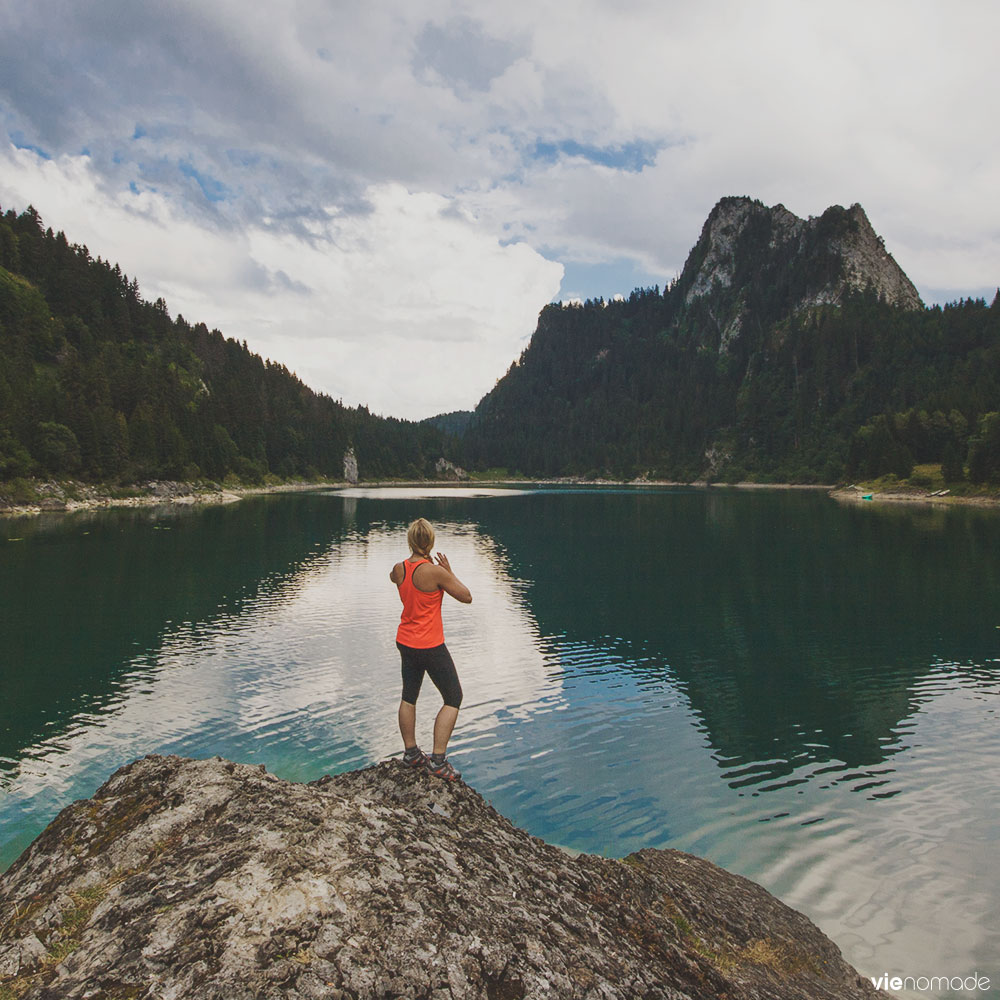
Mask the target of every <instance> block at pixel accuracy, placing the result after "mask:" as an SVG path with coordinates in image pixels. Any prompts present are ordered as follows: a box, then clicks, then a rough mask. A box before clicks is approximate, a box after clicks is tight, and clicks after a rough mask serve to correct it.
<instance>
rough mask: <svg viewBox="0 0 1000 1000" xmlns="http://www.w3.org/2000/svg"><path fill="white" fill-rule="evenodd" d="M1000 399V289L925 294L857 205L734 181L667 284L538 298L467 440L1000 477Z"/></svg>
mask: <svg viewBox="0 0 1000 1000" xmlns="http://www.w3.org/2000/svg"><path fill="white" fill-rule="evenodd" d="M876 289H879V291H876ZM890 294H892V295H894V296H895V298H896V301H897V303H898V304H890V303H889V302H887V301H886V298H887V296H888V295H890ZM997 411H1000V293H998V298H997V299H996V300H994V302H993V304H992V306H987V304H986V303H985V302H984V301H982V300H968V301H963V302H959V303H956V304H954V305H949V306H945V307H944V308H940V307H937V306H935V307H933V308H929V309H928V308H924V307H923V305H922V304H921V303H920V302H919V299H918V298H917V296H916V292H915V290H913V289H912V285H911V284H910V283H909V281H908V279H906V277H905V275H903V274H902V272H901V271H900V270H899V268H898V266H897V265H896V264H895V262H894V261H892V259H891V258H890V257H889V255H888V254H887V253H886V252H885V250H884V246H883V244H882V241H881V240H880V239H879V238H878V237H877V236H876V235H875V234H874V232H873V231H871V228H870V226H869V224H868V221H867V219H866V218H865V217H864V213H863V212H862V211H861V209H860V206H853V207H852V208H851V209H849V210H845V209H843V208H839V207H834V208H832V209H830V210H828V211H827V212H825V213H824V214H823V215H822V216H821V217H820V218H818V219H810V220H809V221H808V222H805V221H804V220H799V219H796V218H795V217H794V216H792V215H791V213H789V212H787V210H785V209H784V208H782V207H781V206H777V207H776V208H775V209H768V208H766V207H765V206H763V205H761V204H760V203H759V202H750V201H749V200H748V199H727V200H724V201H723V202H721V203H720V205H719V206H718V207H717V209H716V210H715V212H713V215H712V216H711V217H710V218H709V221H708V222H707V223H706V226H705V230H704V231H703V234H702V238H701V240H699V243H698V244H697V245H696V246H695V248H694V249H693V250H692V252H691V256H690V257H689V259H688V262H687V265H686V266H685V268H684V271H683V273H682V274H681V276H680V278H679V279H678V280H677V281H676V282H674V283H672V284H671V285H670V286H669V287H668V288H667V289H665V290H664V291H663V292H661V291H660V290H659V289H656V288H654V289H646V290H637V291H636V292H633V294H632V295H631V296H630V297H629V298H628V299H627V300H624V301H610V302H605V301H603V300H597V301H588V302H586V303H583V304H570V305H564V304H559V305H551V306H547V307H546V308H545V309H543V310H542V312H541V315H540V316H539V321H538V327H537V329H536V330H535V333H534V335H533V336H532V339H531V342H530V344H529V346H528V347H527V349H526V350H525V351H524V352H523V353H522V355H521V357H520V358H519V359H517V360H516V361H515V362H514V364H513V365H512V366H511V368H510V370H509V371H508V372H507V374H506V376H505V377H504V378H502V379H501V380H500V381H499V382H498V384H497V386H496V387H495V389H494V390H493V391H492V392H491V393H489V394H488V395H487V396H486V397H484V399H483V400H482V401H481V402H480V404H479V406H478V407H477V409H476V412H475V415H474V417H473V420H472V421H471V424H470V427H469V429H468V432H467V435H466V441H465V447H466V456H465V459H466V462H467V463H468V464H469V465H471V466H473V467H475V466H477V465H478V466H499V467H507V468H509V469H511V470H512V471H513V470H517V471H519V472H523V473H525V474H529V475H558V474H563V475H565V474H575V475H588V474H591V475H593V474H603V475H610V476H614V477H616V478H631V477H634V476H643V475H645V476H650V477H662V478H668V479H680V480H693V479H696V478H700V477H703V476H704V477H708V478H714V479H722V480H732V481H735V480H739V479H746V478H750V479H756V480H758V481H762V482H769V481H770V482H773V481H792V482H828V483H832V482H837V481H839V480H841V479H842V478H844V477H851V478H854V477H858V478H861V477H874V476H878V475H881V474H883V473H895V474H896V475H898V476H900V477H905V476H907V475H908V474H909V472H910V470H911V469H912V468H913V465H914V463H923V462H928V463H929V462H933V463H938V462H940V463H943V465H944V472H945V475H946V477H950V479H951V480H952V481H954V480H956V479H960V478H962V477H963V476H965V475H966V474H968V476H969V477H970V478H972V479H973V480H974V481H978V482H982V481H987V480H990V481H998V480H1000V416H998V412H997Z"/></svg>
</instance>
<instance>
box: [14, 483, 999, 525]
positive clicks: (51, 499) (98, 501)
mask: <svg viewBox="0 0 1000 1000" xmlns="http://www.w3.org/2000/svg"><path fill="white" fill-rule="evenodd" d="M33 486H34V489H35V490H36V491H37V492H38V493H39V494H40V498H39V500H38V501H37V502H33V503H23V504H14V503H8V502H6V501H4V500H3V498H2V497H0V517H6V518H16V517H34V516H38V515H40V514H71V513H74V512H76V511H85V510H99V509H102V508H111V507H156V506H162V505H178V506H189V507H190V506H196V505H197V506H213V505H221V504H230V503H236V502H238V501H239V500H242V499H243V498H244V497H248V496H261V495H270V494H278V493H301V492H308V491H311V490H321V489H331V490H342V489H350V488H362V489H365V488H371V489H378V488H379V487H406V486H455V487H462V486H466V487H470V486H484V487H496V486H521V487H524V486H581V487H629V486H631V487H661V488H668V489H669V488H673V489H676V488H689V489H698V490H746V491H755V490H758V491H763V490H809V491H814V492H815V491H823V492H825V493H826V494H827V496H829V497H830V498H831V499H832V500H835V501H837V502H838V503H874V504H878V503H891V504H899V503H910V504H929V505H935V506H955V505H959V506H972V507H1000V493H996V494H977V495H971V496H970V495H963V494H959V495H953V494H951V493H949V494H947V495H944V496H939V495H934V493H932V492H931V491H929V490H926V489H922V488H920V487H897V488H889V489H883V490H878V489H877V488H875V487H868V486H863V485H851V486H841V485H834V484H830V483H757V482H738V483H719V482H707V481H705V480H695V481H694V482H687V483H685V482H678V481H675V480H666V479H641V480H637V479H631V480H615V479H582V478H578V477H575V476H562V477H550V478H544V479H532V478H518V479H514V478H505V479H463V480H454V479H449V480H415V479H378V480H372V481H365V482H358V483H351V482H347V481H346V480H340V481H338V480H317V481H310V482H305V481H294V482H289V483H273V484H269V485H265V486H225V485H221V484H218V483H212V482H207V483H185V482H176V481H166V480H163V481H161V480H151V481H149V482H147V483H144V484H141V485H136V486H134V487H127V488H122V487H108V486H107V485H104V484H93V485H92V484H85V483H79V482H73V481H70V482H65V483H58V482H55V481H41V482H37V483H34V484H33Z"/></svg>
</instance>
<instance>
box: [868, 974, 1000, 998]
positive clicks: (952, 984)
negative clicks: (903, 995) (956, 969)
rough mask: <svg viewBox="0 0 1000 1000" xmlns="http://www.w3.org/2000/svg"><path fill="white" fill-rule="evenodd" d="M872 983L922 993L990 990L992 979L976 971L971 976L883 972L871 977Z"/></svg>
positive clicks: (879, 986) (892, 988)
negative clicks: (899, 974) (892, 974)
mask: <svg viewBox="0 0 1000 1000" xmlns="http://www.w3.org/2000/svg"><path fill="white" fill-rule="evenodd" d="M871 981H872V985H874V987H875V989H877V990H917V991H918V992H920V993H924V992H930V991H937V990H965V991H967V992H970V993H971V992H972V991H974V990H988V989H989V988H990V981H989V979H988V978H987V977H986V976H980V975H979V973H978V972H974V973H973V974H972V975H971V976H890V975H889V973H888V972H883V973H882V975H881V976H879V977H878V978H876V977H875V976H872V977H871Z"/></svg>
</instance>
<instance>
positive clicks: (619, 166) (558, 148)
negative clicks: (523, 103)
mask: <svg viewBox="0 0 1000 1000" xmlns="http://www.w3.org/2000/svg"><path fill="white" fill-rule="evenodd" d="M660 149H661V147H660V146H659V145H658V144H657V143H654V142H646V141H644V140H642V139H637V140H636V141H635V142H627V143H625V144H624V145H623V146H590V145H587V144H586V143H582V142H577V141H576V140H575V139H563V140H562V142H540V141H539V142H536V143H535V148H534V152H533V154H532V156H533V158H534V159H535V160H540V161H541V162H543V163H555V162H556V161H557V160H560V159H562V158H563V157H580V158H581V159H584V160H587V161H588V162H589V163H597V164H599V165H600V166H602V167H612V168H614V169H615V170H624V171H626V172H628V173H632V174H637V173H639V172H640V171H641V170H642V168H643V167H648V166H651V165H652V164H653V163H654V162H655V161H656V154H657V153H658V152H659V151H660Z"/></svg>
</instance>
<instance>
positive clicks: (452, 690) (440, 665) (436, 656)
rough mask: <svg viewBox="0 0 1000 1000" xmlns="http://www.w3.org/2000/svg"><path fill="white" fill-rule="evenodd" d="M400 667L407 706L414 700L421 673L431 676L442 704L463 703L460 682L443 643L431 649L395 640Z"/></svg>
mask: <svg viewBox="0 0 1000 1000" xmlns="http://www.w3.org/2000/svg"><path fill="white" fill-rule="evenodd" d="M396 649H398V650H399V656H400V659H401V660H402V669H403V701H405V702H408V703H409V704H410V705H415V704H416V703H417V696H418V695H419V694H420V685H421V684H422V683H423V680H424V674H425V673H427V674H428V675H429V676H430V679H431V681H432V682H433V684H434V687H436V688H437V689H438V691H440V692H441V697H442V698H444V703H445V704H446V705H448V706H449V707H451V708H458V707H459V706H460V705H461V704H462V685H461V684H459V682H458V671H457V670H456V669H455V663H454V661H453V660H452V658H451V653H449V652H448V647H447V646H446V645H445V644H444V643H443V642H442V643H441V645H440V646H431V647H430V649H416V648H415V647H413V646H404V645H403V644H402V643H401V642H397V643H396Z"/></svg>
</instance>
